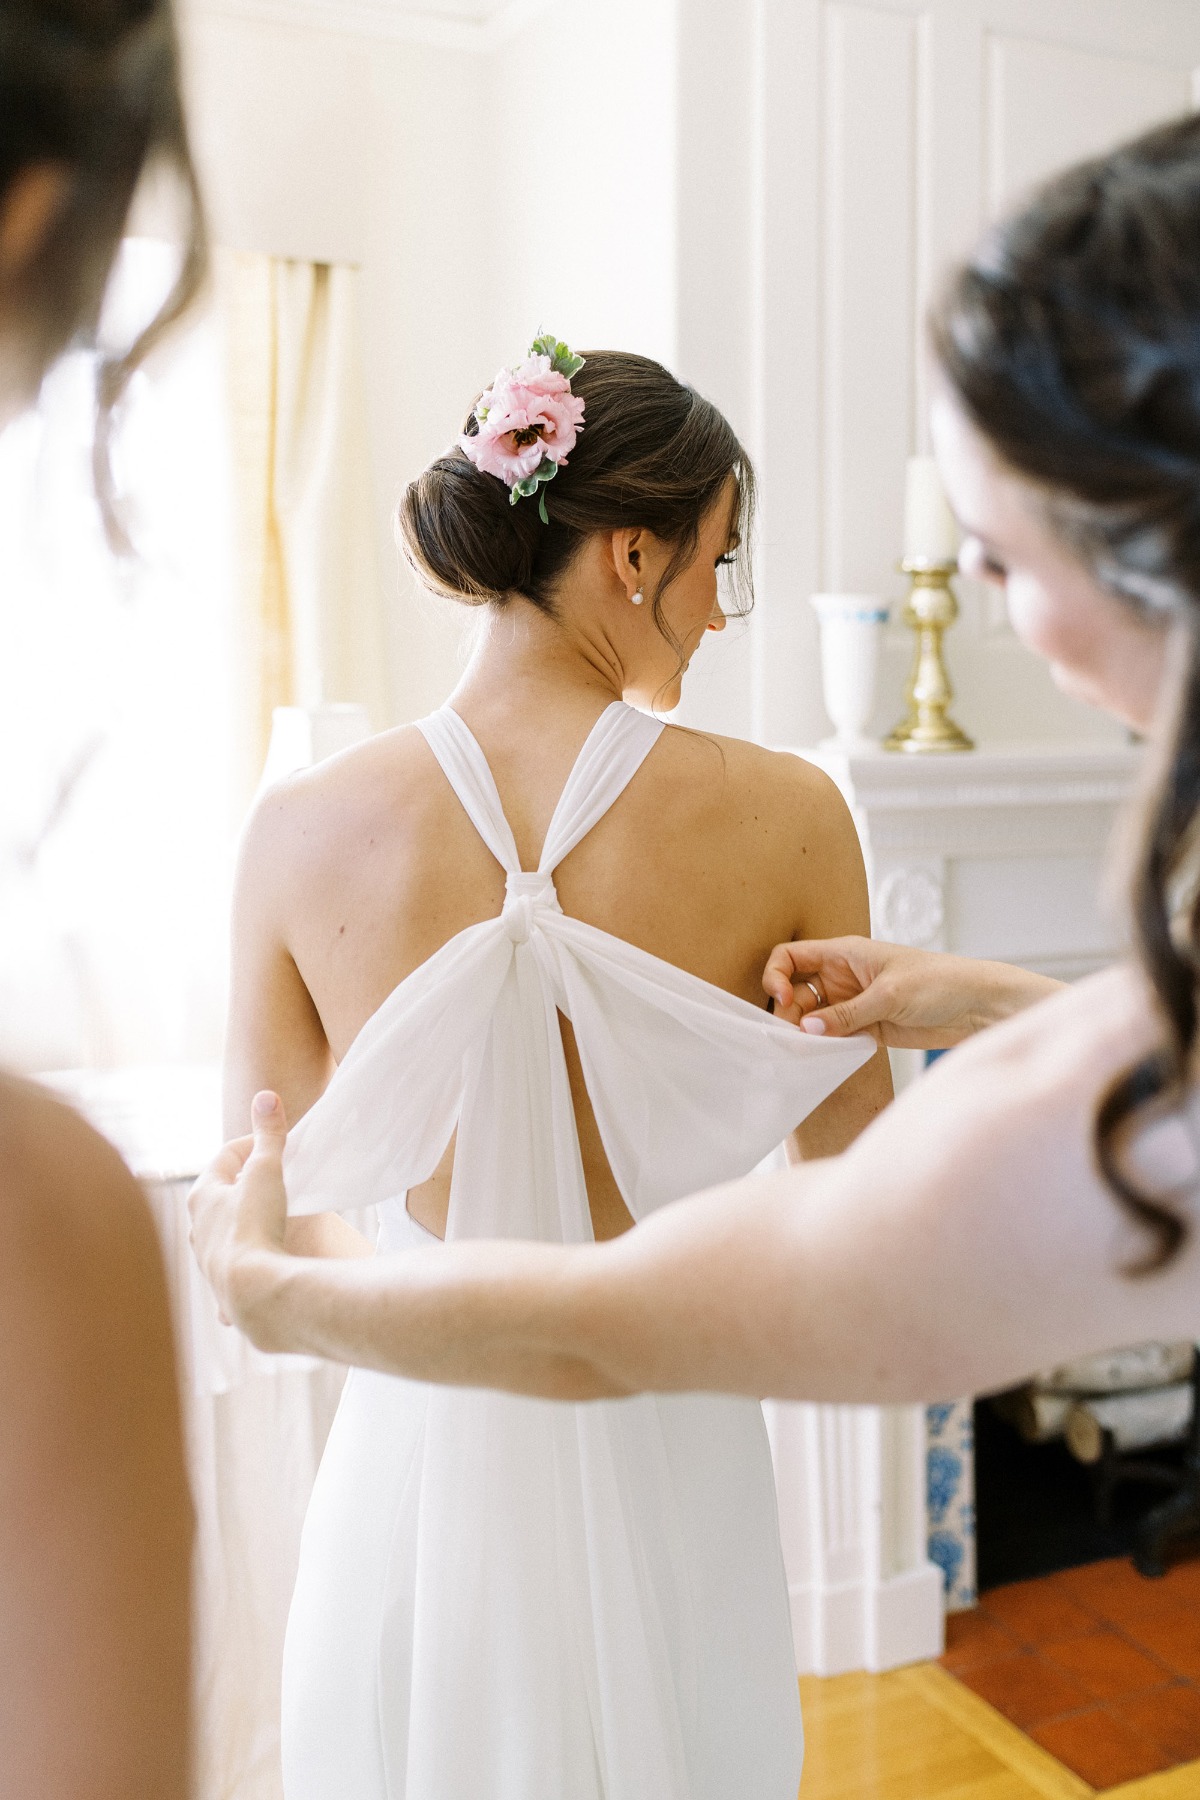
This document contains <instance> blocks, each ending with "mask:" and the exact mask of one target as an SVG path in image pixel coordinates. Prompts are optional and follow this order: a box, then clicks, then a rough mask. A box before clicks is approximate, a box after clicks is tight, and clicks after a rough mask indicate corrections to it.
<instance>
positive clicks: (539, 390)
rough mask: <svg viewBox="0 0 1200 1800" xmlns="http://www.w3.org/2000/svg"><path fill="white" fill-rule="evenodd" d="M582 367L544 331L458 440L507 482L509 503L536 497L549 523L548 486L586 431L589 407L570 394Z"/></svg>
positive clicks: (470, 456) (471, 457)
mask: <svg viewBox="0 0 1200 1800" xmlns="http://www.w3.org/2000/svg"><path fill="white" fill-rule="evenodd" d="M582 367H583V357H582V356H576V355H575V353H574V351H572V350H569V349H568V348H567V346H566V344H564V343H561V342H560V341H559V340H558V339H556V338H555V336H554V334H553V332H543V334H542V335H541V337H538V338H535V339H534V341H533V343H532V344H531V345H530V346H529V355H528V356H527V357H526V359H525V361H524V362H523V363H519V364H518V365H517V367H516V368H515V369H501V371H500V373H499V374H498V375H497V377H496V379H495V381H493V383H492V385H491V387H490V388H487V389H485V390H484V392H483V393H482V394H481V395H480V397H479V402H478V404H477V405H476V407H475V413H474V418H475V430H474V431H472V432H464V433H463V435H462V436H461V437H460V438H459V440H458V441H459V445H460V447H461V449H462V452H463V455H464V456H465V457H466V458H467V460H468V461H469V462H471V463H473V464H474V465H475V467H476V468H477V469H480V470H482V472H483V473H484V474H485V475H497V476H499V478H500V480H501V481H503V482H506V483H507V485H508V490H509V493H508V498H509V503H510V505H512V506H515V505H516V504H517V501H518V500H527V499H530V498H531V497H532V496H533V495H534V494H536V495H537V497H538V513H539V515H540V517H541V520H542V523H543V524H545V525H548V524H549V523H550V520H549V517H548V515H547V513H546V495H545V492H544V489H545V484H546V482H548V481H553V480H554V477H555V476H556V475H557V474H558V471H559V469H560V468H565V466H566V461H567V457H568V456H569V455H570V453H571V451H572V450H573V449H574V448H575V439H576V438H577V437H578V435H579V433H580V432H581V431H582V429H583V408H584V403H583V401H582V400H581V399H579V398H578V396H577V395H575V394H573V393H572V392H571V377H572V376H573V375H577V374H578V372H579V370H580V369H582Z"/></svg>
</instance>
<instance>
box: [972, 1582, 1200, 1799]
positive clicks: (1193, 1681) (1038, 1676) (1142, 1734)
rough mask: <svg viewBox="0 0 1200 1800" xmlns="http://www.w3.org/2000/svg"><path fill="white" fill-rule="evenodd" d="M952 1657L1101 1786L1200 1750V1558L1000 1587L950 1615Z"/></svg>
mask: <svg viewBox="0 0 1200 1800" xmlns="http://www.w3.org/2000/svg"><path fill="white" fill-rule="evenodd" d="M942 1663H943V1666H944V1667H945V1668H947V1669H948V1670H949V1671H950V1673H951V1674H952V1675H954V1676H955V1677H956V1678H957V1679H958V1680H959V1681H961V1682H962V1683H963V1684H964V1686H966V1687H969V1688H970V1689H971V1690H972V1691H973V1692H974V1693H976V1694H978V1695H979V1696H980V1698H981V1699H983V1700H986V1701H987V1702H988V1704H989V1705H990V1706H994V1707H995V1709H996V1711H997V1712H999V1713H1002V1714H1003V1715H1004V1717H1005V1718H1006V1719H1009V1720H1011V1722H1012V1723H1013V1724H1014V1725H1017V1726H1019V1727H1020V1729H1021V1730H1022V1731H1024V1732H1025V1733H1026V1735H1027V1736H1029V1737H1031V1738H1032V1739H1033V1740H1034V1742H1035V1743H1038V1744H1040V1745H1041V1746H1042V1748H1043V1749H1044V1750H1048V1751H1049V1752H1050V1754H1051V1755H1052V1756H1054V1757H1057V1759H1058V1761H1059V1762H1061V1763H1063V1764H1064V1765H1065V1766H1066V1767H1067V1768H1068V1769H1070V1770H1071V1771H1072V1772H1073V1773H1074V1774H1076V1775H1078V1776H1080V1777H1081V1778H1082V1779H1083V1780H1084V1781H1086V1782H1087V1783H1088V1784H1089V1785H1090V1786H1091V1787H1093V1788H1096V1789H1098V1790H1100V1791H1101V1792H1102V1791H1103V1790H1104V1789H1105V1788H1112V1787H1116V1786H1117V1785H1118V1784H1119V1783H1120V1782H1123V1781H1134V1780H1137V1779H1138V1778H1139V1777H1141V1776H1144V1775H1153V1774H1155V1773H1156V1772H1157V1771H1158V1770H1160V1769H1171V1768H1175V1767H1176V1766H1177V1765H1178V1764H1180V1763H1186V1762H1191V1761H1193V1760H1197V1759H1200V1561H1197V1562H1189V1563H1182V1564H1180V1565H1179V1567H1177V1568H1175V1569H1172V1570H1171V1571H1170V1573H1169V1574H1168V1575H1166V1576H1165V1577H1164V1578H1163V1579H1162V1580H1161V1581H1146V1580H1144V1579H1143V1577H1142V1576H1140V1575H1139V1574H1138V1573H1137V1571H1136V1570H1135V1569H1134V1568H1133V1566H1132V1564H1131V1563H1128V1562H1103V1563H1091V1564H1089V1565H1088V1567H1086V1568H1083V1569H1064V1570H1063V1571H1062V1573H1061V1574H1058V1575H1045V1576H1041V1577H1039V1579H1038V1580H1036V1581H1018V1582H1014V1583H1013V1584H1012V1585H1011V1586H1010V1587H1002V1588H993V1589H992V1590H991V1592H990V1593H987V1594H985V1595H984V1597H983V1600H982V1603H981V1604H980V1606H979V1607H978V1609H977V1610H976V1611H974V1612H966V1613H955V1614H953V1615H952V1616H951V1617H950V1619H949V1620H948V1621H947V1633H946V1654H945V1656H944V1657H943V1658H942Z"/></svg>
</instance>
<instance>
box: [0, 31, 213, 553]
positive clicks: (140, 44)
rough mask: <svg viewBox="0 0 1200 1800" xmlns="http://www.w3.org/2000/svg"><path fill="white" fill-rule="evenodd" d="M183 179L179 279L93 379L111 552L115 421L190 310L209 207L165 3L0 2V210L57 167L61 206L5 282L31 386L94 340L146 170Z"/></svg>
mask: <svg viewBox="0 0 1200 1800" xmlns="http://www.w3.org/2000/svg"><path fill="white" fill-rule="evenodd" d="M154 163H158V164H162V165H165V166H166V167H167V168H169V169H170V170H171V171H172V173H173V174H174V176H175V177H176V180H177V183H178V186H179V187H180V189H181V191H182V195H183V201H184V206H185V209H186V221H185V233H184V247H183V255H182V259H181V262H180V267H179V271H178V275H177V277H176V280H175V283H174V285H173V287H172V289H171V292H170V293H169V294H168V296H167V298H166V300H165V302H164V303H163V305H162V307H161V309H160V311H159V312H158V314H157V315H156V317H155V318H154V319H152V320H151V322H150V323H149V324H148V325H147V326H146V327H145V328H144V330H142V331H141V332H140V333H139V335H138V337H137V338H136V339H135V341H134V342H133V343H132V344H129V345H128V346H126V347H125V348H124V349H123V350H120V351H118V352H116V353H114V354H110V355H107V356H105V357H104V358H103V359H102V361H101V363H100V367H99V372H98V381H97V409H96V433H95V443H94V455H93V462H94V469H95V480H96V491H97V495H98V497H99V500H100V504H101V510H102V513H103V516H104V521H105V527H106V530H107V532H108V536H109V539H110V542H112V543H113V545H114V547H116V548H121V549H127V548H128V540H127V538H126V535H125V533H124V530H123V527H122V525H121V522H120V517H119V512H118V509H117V506H116V503H115V496H114V491H113V482H112V471H111V465H110V455H109V452H110V444H111V436H112V428H113V418H114V414H115V411H116V408H117V406H118V403H119V402H120V399H121V396H122V395H123V394H124V392H125V389H126V388H127V387H128V385H129V381H130V378H131V376H132V375H133V373H134V370H135V369H136V368H137V367H138V365H139V364H140V363H141V362H142V361H143V359H144V358H145V357H146V356H147V355H148V353H149V352H150V351H151V350H152V349H153V348H154V346H155V344H157V343H158V342H159V340H160V339H161V338H162V337H163V335H164V334H165V333H166V332H167V331H168V330H169V329H170V328H171V326H172V325H173V324H174V323H175V321H176V320H177V319H178V318H179V317H180V315H181V314H182V313H183V312H184V311H185V310H186V309H187V307H188V306H189V304H190V303H191V301H192V299H193V298H194V296H195V294H196V292H197V290H198V289H199V287H200V285H201V282H202V280H203V277H204V271H205V264H206V244H205V230H204V213H203V208H202V205H201V202H200V193H199V188H198V185H197V181H196V175H195V170H194V168H193V165H192V160H191V156H190V154H189V149H188V141H187V131H186V128H185V125H184V116H183V105H182V101H181V98H180V84H179V58H178V49H177V44H176V37H175V24H174V18H173V15H172V11H171V6H170V4H169V0H0V205H2V204H3V202H4V199H5V197H6V196H7V195H8V194H9V192H10V191H11V189H12V187H13V184H14V183H15V182H16V180H17V179H18V178H19V177H20V176H21V175H22V174H23V173H25V172H27V171H29V170H32V169H36V168H38V167H46V166H49V167H53V168H58V169H61V171H62V173H63V175H64V177H65V182H64V197H63V201H62V204H61V206H60V207H59V209H58V210H57V212H56V213H55V215H54V217H53V219H52V220H51V223H50V225H49V227H48V229H47V231H46V233H45V235H44V237H43V239H42V241H41V243H40V244H39V245H38V247H37V249H36V251H35V252H34V254H33V256H32V257H31V259H30V260H29V261H28V262H27V263H25V264H24V265H23V266H22V267H21V268H20V269H19V270H17V271H15V272H14V273H10V274H9V275H7V276H5V277H4V279H3V283H2V285H0V310H2V311H3V314H4V316H5V319H6V321H9V322H11V323H12V325H13V326H14V327H15V330H16V333H17V336H18V341H19V344H20V347H21V351H22V353H23V354H24V355H25V357H26V358H27V360H28V364H29V377H30V381H31V384H32V385H34V386H36V385H37V384H39V383H40V381H41V379H42V377H43V376H44V375H45V373H46V371H47V370H48V369H49V368H50V366H51V364H52V363H53V362H54V361H55V360H56V358H57V357H58V356H59V355H61V353H62V352H63V351H64V350H66V349H68V348H69V347H70V346H71V345H74V344H87V343H90V342H93V341H94V337H95V332H96V327H97V324H98V321H99V317H100V308H101V305H102V302H103V299H104V291H105V287H106V285H107V282H108V277H109V274H110V271H111V269H112V265H113V260H114V258H115V256H116V253H117V249H118V247H119V245H120V242H121V237H122V235H123V233H124V231H125V228H126V221H127V219H128V216H129V208H130V205H131V202H132V200H133V195H134V191H135V189H136V187H137V185H138V182H139V180H140V179H141V176H142V174H143V172H144V171H145V170H146V169H147V167H148V166H149V165H151V164H154Z"/></svg>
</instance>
